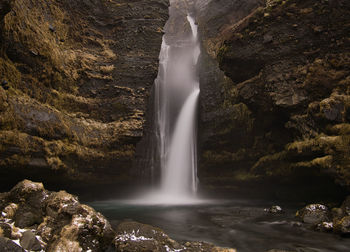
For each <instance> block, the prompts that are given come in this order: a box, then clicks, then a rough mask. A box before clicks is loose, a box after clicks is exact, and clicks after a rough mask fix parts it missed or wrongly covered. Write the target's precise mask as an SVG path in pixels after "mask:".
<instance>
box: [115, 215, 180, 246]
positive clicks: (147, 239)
mask: <svg viewBox="0 0 350 252" xmlns="http://www.w3.org/2000/svg"><path fill="white" fill-rule="evenodd" d="M116 232H117V235H116V237H115V239H114V243H115V247H116V249H117V251H130V252H131V251H141V250H143V251H168V250H175V249H184V247H183V246H182V245H181V244H179V243H177V242H175V241H174V240H172V239H170V238H169V237H168V236H167V235H166V234H165V233H164V232H163V231H162V230H161V229H159V228H156V227H152V226H150V225H146V224H141V223H138V222H123V223H121V224H119V226H118V227H117V230H116Z"/></svg>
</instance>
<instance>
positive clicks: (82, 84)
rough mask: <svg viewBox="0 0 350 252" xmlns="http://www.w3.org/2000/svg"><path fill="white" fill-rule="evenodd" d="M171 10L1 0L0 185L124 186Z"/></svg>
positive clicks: (159, 5)
mask: <svg viewBox="0 0 350 252" xmlns="http://www.w3.org/2000/svg"><path fill="white" fill-rule="evenodd" d="M168 5H169V3H168V1H165V0H152V1H144V0H139V1H133V2H130V1H123V0H122V1H115V0H112V1H110V0H101V1H85V0H78V1H73V2H72V1H69V0H64V1H58V0H54V1H50V2H47V1H44V0H39V1H29V0H12V1H7V0H3V1H0V26H1V33H0V37H1V39H0V41H1V42H0V47H1V53H0V84H1V85H0V169H1V170H2V176H1V186H2V187H3V189H9V188H10V187H9V186H11V184H13V183H15V182H17V181H19V180H21V179H23V178H32V179H40V180H43V181H44V182H46V183H47V184H48V185H50V186H51V187H59V188H62V186H64V187H65V188H75V189H77V188H80V189H86V190H89V189H90V190H93V188H94V186H95V188H96V187H97V186H98V185H99V184H101V183H104V184H112V182H115V181H117V180H119V182H120V183H119V185H120V186H121V185H122V184H123V183H124V184H125V183H127V182H128V181H129V180H128V179H129V178H130V176H129V175H130V167H131V166H132V160H133V158H134V154H135V146H136V143H137V142H138V141H139V140H140V138H141V137H142V134H143V127H144V121H145V111H146V107H147V106H146V104H147V102H148V97H149V92H150V89H151V86H152V84H153V81H154V79H155V77H156V75H157V70H158V55H159V51H160V46H161V41H162V35H163V33H162V28H163V26H164V24H165V22H166V20H167V19H168ZM72 181H74V182H73V183H72ZM114 184H115V183H114Z"/></svg>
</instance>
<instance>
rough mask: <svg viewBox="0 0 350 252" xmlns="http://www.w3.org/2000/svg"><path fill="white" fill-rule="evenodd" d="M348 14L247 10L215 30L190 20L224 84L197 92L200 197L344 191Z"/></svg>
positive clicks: (328, 6) (310, 4)
mask: <svg viewBox="0 0 350 252" xmlns="http://www.w3.org/2000/svg"><path fill="white" fill-rule="evenodd" d="M200 2H201V1H200ZM213 2H214V1H213ZM237 2H239V1H237ZM243 2H245V1H241V4H243ZM215 3H216V2H215ZM248 3H249V1H248V2H245V4H248ZM259 5H260V7H258V6H259ZM239 9H241V10H244V8H243V7H242V5H241V6H240V7H239ZM210 10H212V8H208V10H207V11H208V13H209V12H210ZM349 10H350V5H349V3H348V2H347V1H317V2H315V1H311V0H310V1H301V0H289V1H278V0H276V1H266V3H261V2H258V1H255V5H254V3H253V5H252V7H250V8H249V9H245V11H244V13H245V15H243V16H244V18H242V19H240V20H239V21H238V22H231V24H230V23H229V22H226V24H228V25H226V26H223V27H222V28H220V29H217V28H216V27H215V25H216V23H215V20H216V18H215V17H214V18H212V19H209V21H206V20H205V18H206V16H204V17H203V20H201V19H199V25H200V26H202V31H203V30H204V31H203V32H202V34H203V36H204V39H203V47H204V48H205V49H206V51H207V55H208V56H207V58H208V61H209V62H213V61H212V59H216V60H217V62H219V66H220V68H221V70H223V71H224V74H225V76H227V77H228V80H227V78H225V76H223V77H221V81H219V82H215V81H214V80H213V81H211V82H210V83H206V82H201V84H202V87H201V90H202V106H201V109H202V111H201V118H200V120H201V122H200V125H202V132H204V134H203V138H202V143H201V146H202V150H201V153H200V173H199V176H200V178H201V181H202V185H203V187H204V188H207V189H210V188H211V189H213V188H216V189H218V188H221V189H223V190H224V189H231V190H233V191H234V190H236V191H239V190H241V191H244V190H245V191H247V192H249V191H250V190H251V191H252V193H253V194H254V193H258V192H259V190H257V187H259V188H262V189H263V190H262V191H264V190H265V191H266V192H269V193H271V194H275V195H277V194H281V190H280V189H281V188H285V189H286V190H285V191H286V192H287V191H288V190H289V191H290V192H292V193H293V194H294V195H303V194H307V193H314V194H318V195H320V194H327V193H328V192H329V193H330V194H332V193H333V194H339V192H342V190H344V189H345V190H347V189H349V188H350V172H349V171H350V167H349V164H350V159H349V153H350V147H349V139H350V135H349V134H350V131H349V128H350V124H349V122H350V121H349V120H350V118H349V112H350V103H349V101H350V100H349V92H350V90H349V84H350V83H349V73H350V68H349V65H350V64H349V63H350V62H349V59H350V58H349V47H350V40H349V35H348V34H350V33H349V32H350V30H349V29H350V18H349V13H350V12H349ZM236 11H237V9H236ZM239 14H240V12H239V11H238V15H239ZM231 15H232V13H231ZM233 16H234V15H233ZM229 17H230V15H229ZM218 18H219V19H218V20H222V19H225V15H223V14H222V13H218ZM226 19H228V18H226ZM212 20H214V21H212ZM234 21H236V20H234ZM208 22H209V23H210V24H212V25H213V26H214V31H216V33H215V32H212V33H211V32H209V33H208V32H207V31H206V30H205V29H206V28H207V27H208V25H207V23H208ZM219 23H221V22H219ZM209 27H210V26H209ZM209 29H210V28H209ZM210 64H212V63H210ZM214 64H215V63H214ZM211 69H212V68H211ZM207 72H208V71H207ZM205 74H206V72H205V71H204V76H205ZM214 76H219V75H214ZM221 76H222V75H221ZM296 185H297V186H296ZM269 188H270V189H271V190H270V191H269ZM341 188H342V189H341ZM260 191H261V190H260ZM327 191H328V192H327ZM280 196H281V195H280Z"/></svg>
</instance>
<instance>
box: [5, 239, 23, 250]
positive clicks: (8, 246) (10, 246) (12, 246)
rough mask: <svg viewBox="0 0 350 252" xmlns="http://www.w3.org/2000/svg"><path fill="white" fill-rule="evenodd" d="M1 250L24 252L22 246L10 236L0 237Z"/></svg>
mask: <svg viewBox="0 0 350 252" xmlns="http://www.w3.org/2000/svg"><path fill="white" fill-rule="evenodd" d="M0 251H1V252H9V251H11V252H24V249H22V248H21V247H20V246H18V245H17V244H16V243H14V242H13V241H11V240H10V239H8V238H4V237H0Z"/></svg>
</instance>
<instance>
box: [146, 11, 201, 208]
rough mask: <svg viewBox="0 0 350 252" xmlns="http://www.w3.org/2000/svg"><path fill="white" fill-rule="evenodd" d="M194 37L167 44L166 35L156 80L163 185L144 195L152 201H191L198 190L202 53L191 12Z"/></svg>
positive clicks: (166, 202) (157, 129) (168, 202)
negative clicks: (198, 108)
mask: <svg viewBox="0 0 350 252" xmlns="http://www.w3.org/2000/svg"><path fill="white" fill-rule="evenodd" d="M187 21H188V22H189V24H190V27H191V31H192V36H190V38H187V39H185V40H179V41H180V42H179V43H175V44H173V45H167V44H166V42H165V38H163V43H162V48H161V52H160V56H159V60H160V66H159V71H158V77H157V79H156V80H155V127H156V136H157V141H156V142H157V145H158V148H157V149H158V155H159V165H160V172H161V176H160V179H161V181H160V185H159V188H158V189H157V190H155V191H153V192H152V193H150V194H149V195H147V196H146V197H144V198H143V200H142V201H143V202H142V203H149V204H187V203H192V202H194V201H196V200H195V193H196V190H197V125H196V121H197V103H198V97H199V92H200V90H199V82H198V76H197V74H196V65H197V62H198V57H199V55H200V47H199V43H198V38H197V25H196V24H195V21H194V19H193V18H192V17H191V16H190V15H188V16H187Z"/></svg>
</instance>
